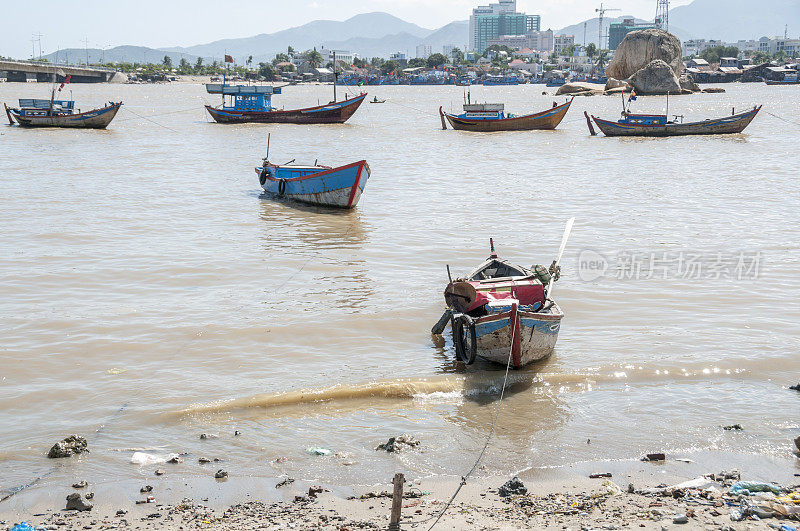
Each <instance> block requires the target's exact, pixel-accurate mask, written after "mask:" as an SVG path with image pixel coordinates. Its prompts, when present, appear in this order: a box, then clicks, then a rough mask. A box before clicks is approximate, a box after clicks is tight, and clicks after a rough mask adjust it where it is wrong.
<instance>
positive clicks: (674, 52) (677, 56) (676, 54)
mask: <svg viewBox="0 0 800 531" xmlns="http://www.w3.org/2000/svg"><path fill="white" fill-rule="evenodd" d="M655 59H660V60H661V61H664V62H665V63H667V64H668V65H669V66H670V67H671V68H672V70H673V72H674V73H675V74H676V75H680V74H681V72H682V71H683V61H682V50H681V41H680V40H679V39H678V38H677V37H676V36H675V35H673V34H672V33H669V32H667V31H664V30H659V29H646V30H638V31H632V32H630V33H628V34H627V35H626V36H625V38H624V39H623V40H622V42H621V43H620V45H619V46H618V47H617V51H616V52H614V58H613V59H612V60H611V63H610V64H609V65H608V68H607V69H606V75H607V76H608V77H615V78H617V79H628V78H629V77H631V76H632V75H633V74H634V73H636V72H638V71H639V70H641V69H642V68H644V67H645V66H647V65H649V64H650V63H651V62H652V61H654V60H655ZM637 90H638V89H637Z"/></svg>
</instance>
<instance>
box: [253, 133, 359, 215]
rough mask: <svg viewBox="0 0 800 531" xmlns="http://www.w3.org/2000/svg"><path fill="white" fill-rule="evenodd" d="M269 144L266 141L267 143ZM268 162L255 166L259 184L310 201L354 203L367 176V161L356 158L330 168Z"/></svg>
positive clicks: (344, 205) (272, 191) (349, 205)
mask: <svg viewBox="0 0 800 531" xmlns="http://www.w3.org/2000/svg"><path fill="white" fill-rule="evenodd" d="M267 146H269V144H267ZM293 163H294V160H292V161H290V162H288V163H286V164H280V165H277V164H270V163H269V161H268V160H267V159H266V158H265V159H264V162H263V164H262V165H261V166H258V167H256V168H255V171H256V174H258V178H259V182H260V183H261V187H262V188H263V189H264V191H266V192H267V193H269V194H272V195H275V196H277V197H285V198H287V199H293V200H295V201H300V202H303V203H309V204H312V205H323V206H331V207H338V208H353V207H354V206H356V205H357V204H358V200H359V199H360V198H361V194H362V193H364V188H366V186H367V180H368V179H369V176H370V169H369V164H367V161H365V160H360V161H358V162H353V163H352V164H346V165H344V166H339V167H336V168H333V167H331V166H322V165H319V164H317V163H316V162H315V163H314V165H312V166H303V165H296V164H293Z"/></svg>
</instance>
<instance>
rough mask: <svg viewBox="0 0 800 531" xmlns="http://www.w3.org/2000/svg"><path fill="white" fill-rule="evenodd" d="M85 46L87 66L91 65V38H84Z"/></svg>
mask: <svg viewBox="0 0 800 531" xmlns="http://www.w3.org/2000/svg"><path fill="white" fill-rule="evenodd" d="M83 47H84V48H85V49H86V66H89V38H88V37H84V38H83Z"/></svg>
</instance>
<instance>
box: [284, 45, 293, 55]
mask: <svg viewBox="0 0 800 531" xmlns="http://www.w3.org/2000/svg"><path fill="white" fill-rule="evenodd" d="M286 53H287V54H288V55H289V57H291V56H293V55H294V54H295V51H294V48H292V47H291V46H289V47H288V48H286Z"/></svg>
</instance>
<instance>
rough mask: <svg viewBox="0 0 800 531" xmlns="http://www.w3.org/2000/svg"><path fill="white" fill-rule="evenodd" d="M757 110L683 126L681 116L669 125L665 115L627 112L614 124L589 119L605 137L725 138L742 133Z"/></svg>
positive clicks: (756, 108)
mask: <svg viewBox="0 0 800 531" xmlns="http://www.w3.org/2000/svg"><path fill="white" fill-rule="evenodd" d="M760 110H761V106H760V105H759V106H757V107H754V108H752V109H751V110H749V111H746V112H742V113H738V114H731V115H730V116H726V117H724V118H717V119H713V120H711V119H707V120H704V121H702V122H683V117H682V116H676V117H675V118H676V119H675V120H674V121H672V120H667V115H665V114H633V113H629V112H623V113H622V118H621V119H620V120H618V121H616V122H612V121H609V120H603V119H601V118H598V117H596V116H594V115H592V120H594V123H596V124H597V127H599V128H600V130H601V131H602V132H603V134H604V135H606V136H683V135H725V134H735V133H741V132H742V131H744V129H745V127H747V126H748V125H750V122H752V121H753V118H755V117H756V115H757V114H758V111H760ZM590 125H591V124H590ZM590 131H591V129H590Z"/></svg>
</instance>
